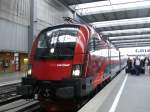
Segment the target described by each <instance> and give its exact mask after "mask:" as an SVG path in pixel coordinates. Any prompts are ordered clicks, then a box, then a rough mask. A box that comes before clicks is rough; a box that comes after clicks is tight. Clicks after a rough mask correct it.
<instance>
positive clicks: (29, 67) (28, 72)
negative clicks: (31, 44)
mask: <svg viewBox="0 0 150 112" xmlns="http://www.w3.org/2000/svg"><path fill="white" fill-rule="evenodd" d="M31 74H32V65H28V71H27V75H31Z"/></svg>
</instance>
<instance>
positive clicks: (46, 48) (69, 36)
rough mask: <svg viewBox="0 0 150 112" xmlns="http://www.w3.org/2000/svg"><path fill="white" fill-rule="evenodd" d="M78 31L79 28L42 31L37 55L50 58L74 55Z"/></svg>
mask: <svg viewBox="0 0 150 112" xmlns="http://www.w3.org/2000/svg"><path fill="white" fill-rule="evenodd" d="M78 33H79V29H78V28H59V29H53V30H50V31H46V32H44V33H41V35H40V38H39V41H38V46H37V52H36V53H37V57H39V58H49V59H51V58H53V59H54V58H65V57H67V56H68V57H72V56H73V54H74V49H75V45H76V42H77V39H78Z"/></svg>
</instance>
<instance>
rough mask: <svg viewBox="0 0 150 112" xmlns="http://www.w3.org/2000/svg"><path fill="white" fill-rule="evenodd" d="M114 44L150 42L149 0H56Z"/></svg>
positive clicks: (116, 45) (139, 44)
mask: <svg viewBox="0 0 150 112" xmlns="http://www.w3.org/2000/svg"><path fill="white" fill-rule="evenodd" d="M59 1H60V2H62V3H63V4H65V5H66V6H67V7H68V8H70V9H71V10H73V11H74V12H76V13H77V14H78V15H79V16H81V17H82V18H83V19H84V20H86V22H88V23H89V24H90V25H92V26H93V27H94V28H95V29H96V30H97V31H98V32H99V33H100V34H102V35H103V36H104V38H107V39H109V41H110V42H111V43H112V44H113V45H114V46H115V47H117V48H127V47H143V46H150V0H59Z"/></svg>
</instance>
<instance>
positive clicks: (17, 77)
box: [0, 72, 25, 84]
mask: <svg viewBox="0 0 150 112" xmlns="http://www.w3.org/2000/svg"><path fill="white" fill-rule="evenodd" d="M24 75H25V73H24V72H14V73H0V84H3V83H11V82H15V81H21V77H23V76H24Z"/></svg>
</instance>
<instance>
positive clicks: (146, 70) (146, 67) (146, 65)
mask: <svg viewBox="0 0 150 112" xmlns="http://www.w3.org/2000/svg"><path fill="white" fill-rule="evenodd" d="M144 62H145V75H148V74H149V68H148V63H149V59H148V58H147V57H146V58H145V60H144Z"/></svg>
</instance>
